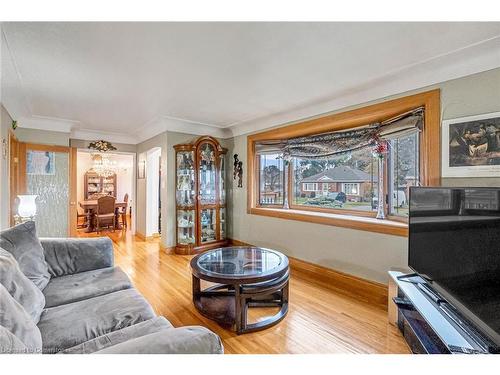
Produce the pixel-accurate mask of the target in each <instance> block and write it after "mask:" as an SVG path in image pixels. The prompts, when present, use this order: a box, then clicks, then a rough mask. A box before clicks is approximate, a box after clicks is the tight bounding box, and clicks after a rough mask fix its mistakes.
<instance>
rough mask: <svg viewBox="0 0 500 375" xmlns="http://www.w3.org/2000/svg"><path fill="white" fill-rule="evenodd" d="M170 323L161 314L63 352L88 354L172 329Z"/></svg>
mask: <svg viewBox="0 0 500 375" xmlns="http://www.w3.org/2000/svg"><path fill="white" fill-rule="evenodd" d="M172 328H173V327H172V324H170V322H169V321H168V320H167V319H165V318H164V317H163V316H157V317H156V318H153V319H149V320H146V321H144V322H141V323H137V324H134V325H133V326H130V327H127V328H123V329H120V330H118V331H114V332H110V333H107V334H105V335H103V336H99V337H96V338H95V339H93V340H89V341H86V342H84V343H81V344H80V345H77V346H73V347H72V348H69V349H66V350H64V351H63V352H62V353H64V354H88V353H93V352H96V351H98V350H102V349H105V348H108V347H110V346H113V345H116V344H120V343H122V342H125V341H127V340H130V339H134V338H137V337H141V336H145V335H149V334H150V333H155V332H159V331H162V330H165V329H172Z"/></svg>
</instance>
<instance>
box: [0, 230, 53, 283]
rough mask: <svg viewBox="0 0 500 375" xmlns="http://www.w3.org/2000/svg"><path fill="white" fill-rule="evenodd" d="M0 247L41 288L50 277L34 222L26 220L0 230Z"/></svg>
mask: <svg viewBox="0 0 500 375" xmlns="http://www.w3.org/2000/svg"><path fill="white" fill-rule="evenodd" d="M0 247H3V248H4V249H5V250H7V251H8V252H9V253H11V254H12V255H13V256H14V258H16V260H17V263H19V268H20V269H21V271H23V273H24V274H25V275H26V277H28V279H30V280H31V281H33V283H34V284H35V285H36V286H37V287H38V288H39V289H40V290H43V288H45V286H46V285H47V283H48V282H49V279H50V274H49V270H48V266H47V263H46V262H45V257H44V254H43V248H42V245H41V244H40V241H39V240H38V237H37V236H36V229H35V222H34V221H28V222H26V223H23V224H19V225H16V226H15V227H12V228H9V229H5V230H3V231H1V232H0Z"/></svg>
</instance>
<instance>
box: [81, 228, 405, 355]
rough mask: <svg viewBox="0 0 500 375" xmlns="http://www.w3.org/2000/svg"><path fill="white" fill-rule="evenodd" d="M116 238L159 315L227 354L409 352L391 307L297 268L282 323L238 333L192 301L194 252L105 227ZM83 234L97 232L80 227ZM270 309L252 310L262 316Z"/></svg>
mask: <svg viewBox="0 0 500 375" xmlns="http://www.w3.org/2000/svg"><path fill="white" fill-rule="evenodd" d="M102 235H108V236H109V237H110V238H111V239H112V240H113V243H114V248H115V263H116V265H118V266H120V267H121V268H122V269H123V270H124V271H125V272H126V273H127V274H128V275H129V276H130V278H131V279H132V281H133V283H134V285H135V286H136V288H137V289H138V290H139V291H140V292H141V293H142V294H143V295H144V296H145V297H146V299H148V301H149V302H150V303H151V305H152V306H153V307H154V309H155V311H156V312H157V314H159V315H164V316H165V317H166V318H167V319H168V320H170V322H171V323H172V324H173V325H174V326H176V327H179V326H185V325H202V326H205V327H208V328H209V329H211V330H212V331H214V332H216V333H217V334H218V335H219V336H220V337H221V338H222V341H223V343H224V348H225V352H226V353H239V354H247V353H248V354H264V353H269V354H274V353H409V350H408V347H407V345H406V343H405V341H404V340H403V338H402V336H401V334H400V333H399V331H398V330H397V328H395V327H394V326H392V325H390V324H389V323H388V322H387V311H386V310H385V309H384V308H382V307H380V306H379V305H376V304H371V303H368V302H360V301H359V300H357V299H356V298H355V296H350V295H349V294H348V293H345V292H344V293H339V292H338V291H336V290H335V288H334V287H329V286H328V285H325V284H324V283H315V280H314V279H313V278H311V277H309V276H308V275H307V274H306V273H303V272H297V271H295V272H294V271H293V270H292V272H291V278H290V310H289V313H288V315H287V316H286V318H285V319H284V320H283V321H282V322H281V323H279V324H278V325H276V326H274V327H271V328H269V329H267V330H264V331H260V332H254V333H249V334H244V335H241V336H238V335H236V334H235V333H234V332H232V331H229V330H227V329H224V328H222V327H220V326H219V325H218V324H216V323H215V322H213V321H211V320H209V319H207V318H204V317H203V316H202V315H201V314H200V313H198V311H197V310H196V309H195V307H194V306H193V304H192V301H191V271H190V267H189V260H190V259H191V256H187V255H186V256H184V255H173V254H167V253H166V252H165V251H163V250H160V246H159V241H158V240H149V241H144V240H141V239H139V238H138V237H135V236H132V235H131V233H130V232H125V231H116V232H114V233H113V232H103V233H102ZM79 236H81V237H94V236H97V235H96V234H94V233H92V234H86V233H83V231H81V230H80V231H79ZM269 311H270V310H269V309H251V319H259V317H262V315H263V314H265V313H269Z"/></svg>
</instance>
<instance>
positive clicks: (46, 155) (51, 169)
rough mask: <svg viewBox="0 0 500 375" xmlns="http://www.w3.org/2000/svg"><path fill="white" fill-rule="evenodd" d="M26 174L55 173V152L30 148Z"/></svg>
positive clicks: (27, 154)
mask: <svg viewBox="0 0 500 375" xmlns="http://www.w3.org/2000/svg"><path fill="white" fill-rule="evenodd" d="M26 174H28V175H42V176H49V175H50V176H53V175H55V174H56V166H55V153H54V152H48V151H33V150H29V151H28V152H27V153H26Z"/></svg>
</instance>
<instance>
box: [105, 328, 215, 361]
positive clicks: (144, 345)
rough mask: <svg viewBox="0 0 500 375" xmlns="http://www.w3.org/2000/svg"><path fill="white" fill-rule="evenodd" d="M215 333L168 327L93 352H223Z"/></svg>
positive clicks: (200, 329) (205, 330) (198, 329)
mask: <svg viewBox="0 0 500 375" xmlns="http://www.w3.org/2000/svg"><path fill="white" fill-rule="evenodd" d="M223 353H224V347H223V346H222V342H221V340H220V338H219V336H217V335H216V334H215V333H213V332H212V331H210V330H209V329H207V328H204V327H199V326H187V327H180V328H169V329H166V330H163V331H160V332H155V333H151V334H149V335H145V336H141V337H138V338H135V339H131V340H128V341H125V342H122V343H120V344H117V345H113V346H110V347H108V348H106V349H103V350H99V351H97V352H95V354H223Z"/></svg>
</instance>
